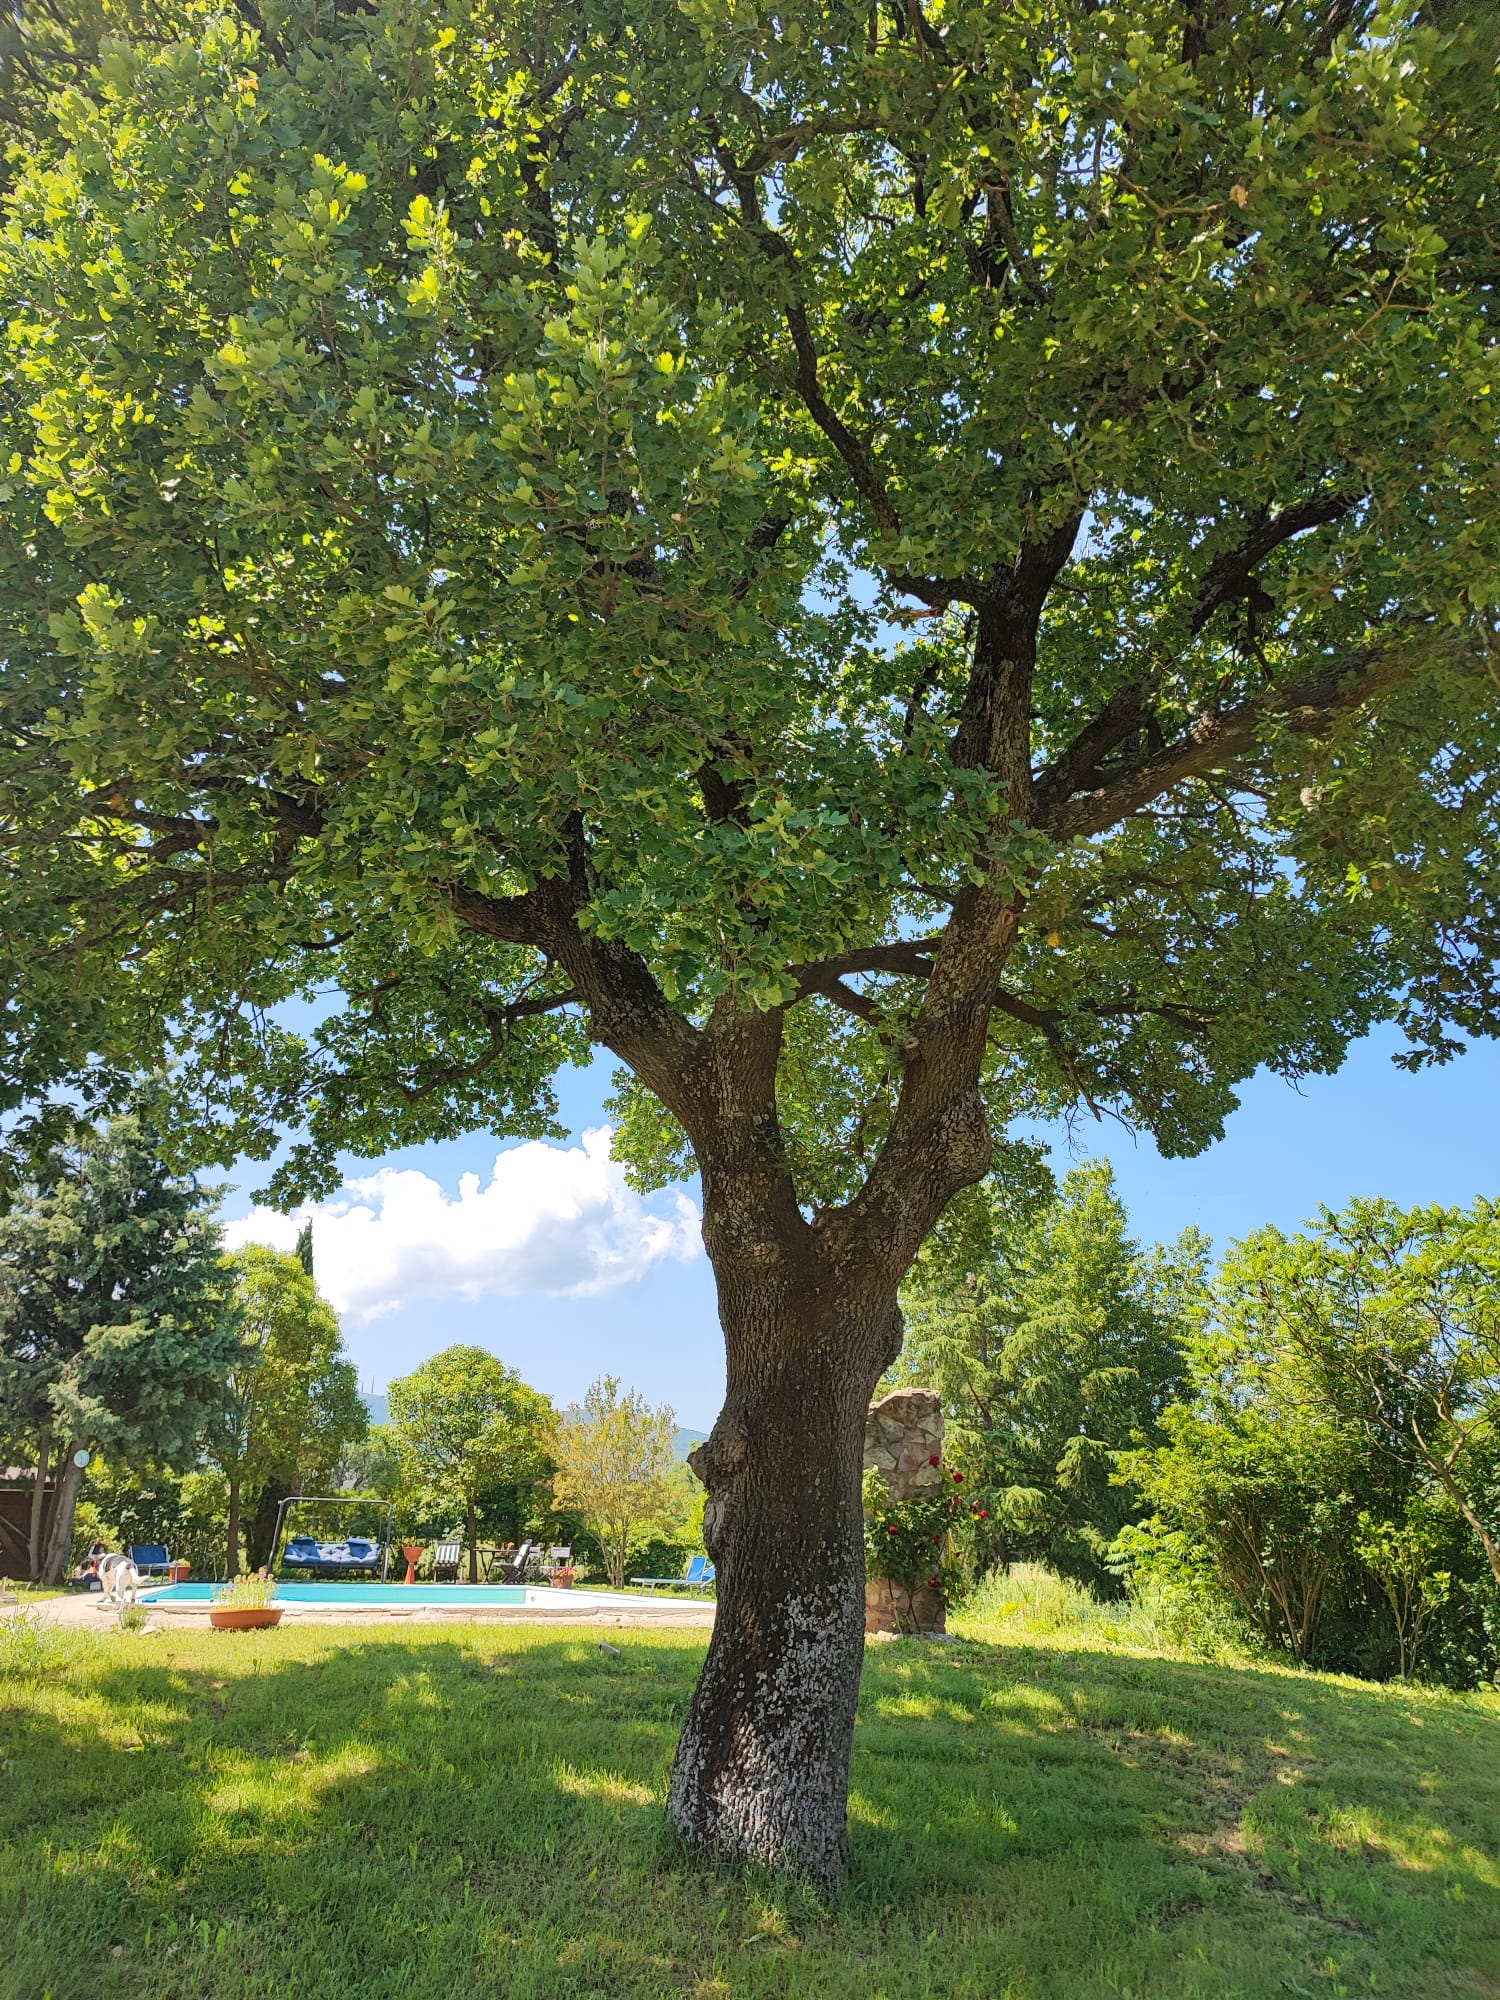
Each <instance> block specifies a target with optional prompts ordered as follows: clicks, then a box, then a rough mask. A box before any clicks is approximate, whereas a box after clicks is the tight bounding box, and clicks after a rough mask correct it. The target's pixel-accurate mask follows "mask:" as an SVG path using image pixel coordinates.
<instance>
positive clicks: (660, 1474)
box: [553, 1375, 703, 1590]
mask: <svg viewBox="0 0 1500 2000" xmlns="http://www.w3.org/2000/svg"><path fill="white" fill-rule="evenodd" d="M676 1434H677V1412H676V1411H675V1410H674V1409H672V1408H671V1406H670V1405H669V1404H666V1403H663V1404H660V1405H658V1406H655V1407H653V1406H652V1405H651V1404H649V1403H648V1402H647V1401H646V1399H645V1397H644V1396H642V1395H641V1393H640V1392H639V1390H636V1389H628V1390H626V1392H625V1394H624V1395H623V1396H622V1395H621V1394H620V1383H619V1378H618V1376H614V1375H604V1376H601V1377H600V1379H599V1380H598V1381H597V1382H591V1383H590V1384H589V1388H588V1393H587V1394H586V1395H585V1396H584V1399H583V1401H582V1403H579V1404H575V1405H574V1406H573V1407H572V1408H571V1409H568V1410H566V1411H565V1412H564V1413H563V1418H562V1422H561V1423H560V1424H559V1425H558V1430H557V1478H556V1480H555V1481H554V1484H553V1497H554V1499H555V1501H556V1503H557V1505H558V1506H559V1507H561V1508H571V1509H573V1510H574V1511H576V1512H577V1513H578V1514H579V1516H580V1517H581V1518H582V1519H583V1520H584V1521H586V1522H587V1523H588V1525H589V1527H590V1528H592V1530H593V1532H594V1534H595V1535H596V1537H597V1538H598V1541H599V1544H600V1547H601V1549H602V1551H603V1554H604V1562H605V1567H606V1569H607V1570H608V1572H609V1580H610V1582H611V1583H612V1584H613V1586H614V1588H615V1589H616V1590H620V1589H623V1588H624V1583H625V1572H626V1565H627V1562H628V1559H629V1554H630V1545H631V1542H632V1541H633V1540H635V1539H637V1538H638V1537H640V1536H641V1535H643V1534H649V1533H655V1534H657V1535H659V1536H661V1537H662V1538H664V1539H667V1538H670V1537H671V1535H672V1533H673V1531H674V1530H680V1529H682V1528H685V1527H686V1526H687V1525H688V1522H689V1520H690V1518H691V1515H692V1511H693V1497H692V1492H691V1487H692V1486H694V1485H696V1484H697V1482H696V1481H695V1480H693V1478H692V1475H691V1473H690V1472H687V1469H686V1468H685V1467H680V1466H679V1465H678V1462H677V1457H676V1451H675V1440H676ZM684 1474H686V1478H684ZM702 1518H703V1517H702V1508H701V1506H700V1507H699V1508H698V1520H699V1523H700V1524H701V1522H702Z"/></svg>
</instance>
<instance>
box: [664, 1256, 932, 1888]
mask: <svg viewBox="0 0 1500 2000" xmlns="http://www.w3.org/2000/svg"><path fill="white" fill-rule="evenodd" d="M726 1289H728V1288H726V1286H725V1285H724V1282H723V1279H722V1274H721V1282H720V1302H721V1310H724V1308H725V1295H726ZM734 1290H735V1291H737V1292H738V1293H739V1297H738V1299H737V1302H736V1304H735V1305H734V1307H733V1309H732V1312H731V1311H730V1310H724V1317H725V1331H726V1337H727V1341H728V1350H729V1378H728V1385H727V1392H726V1396H725V1402H724V1408H723V1411H722V1413H721V1414H720V1417H719V1420H718V1422H717V1423H716V1424H715V1426H714V1430H713V1435H712V1436H711V1437H710V1439H709V1441H708V1443H707V1444H705V1445H700V1446H699V1448H698V1450H697V1451H695V1452H694V1453H693V1455H692V1464H693V1466H694V1469H695V1470H696V1471H697V1472H698V1475H699V1477H700V1478H701V1479H703V1480H704V1482H705V1484H706V1485H707V1487H708V1489H709V1498H708V1504H707V1507H706V1510H705V1513H704V1524H703V1525H704V1538H705V1541H706V1544H707V1547H708V1552H709V1554H710V1555H711V1556H712V1558H713V1560H714V1563H715V1565H716V1567H717V1571H718V1613H717V1618H716V1622H715V1625H714V1633H713V1638H712V1640H711V1641H710V1644H709V1650H708V1657H707V1659H706V1661H705V1663H704V1667H703V1673H702V1676H701V1677H700V1679H699V1682H698V1686H697V1689H696V1691H695V1693H694V1696H693V1700H692V1704H691V1706H690V1708H689V1710H688V1716H687V1721H686V1723H685V1725H684V1728H683V1732H682V1739H681V1741H680V1743H679V1744H678V1748H677V1757H676V1762H675V1764H674V1766H673V1771H672V1782H671V1790H670V1795H669V1800H668V1810H669V1812H670V1815H671V1818H672V1821H673V1823H674V1824H675V1825H676V1826H677V1828H678V1829H679V1831H680V1832H681V1833H682V1834H684V1835H685V1836H686V1838H687V1839H688V1840H690V1841H691V1842H692V1843H693V1844H694V1845H695V1846H697V1847H700V1848H701V1849H703V1850H705V1851H706V1852H709V1853H711V1854H714V1855H716V1856H722V1857H726V1858H732V1859H747V1860H756V1861H761V1862H764V1863H766V1864H768V1865H769V1866H772V1867H776V1868H785V1869H789V1870H791V1871H793V1872H794V1873H797V1874H801V1875H805V1876H808V1877H810V1878H811V1879H812V1880H814V1881H815V1882H817V1883H819V1884H821V1885H823V1886H826V1887H833V1886H836V1885H837V1884H838V1882H839V1881H840V1880H841V1878H842V1876H843V1873H844V1868H845V1863H846V1861H847V1858H848V1847H849V1834H848V1786H849V1757H850V1752H851V1750H852V1748H853V1740H854V1711H855V1703H856V1701H857V1699H858V1695H859V1678H860V1671H861V1668H862V1666H863V1663H864V1643H865V1642H864V1584H865V1563H864V1519H863V1512H862V1508H861V1500H860V1484H861V1468H862V1463H863V1445H864V1430H865V1412H866V1410H867V1408H868V1406H869V1402H870V1397H871V1395H872V1393H873V1391H874V1389H875V1385H876V1383H877V1382H878V1381H879V1379H880V1376H881V1374H882V1373H883V1371H884V1370H885V1368H886V1367H888V1366H889V1364H890V1363H891V1361H892V1360H894V1358H895V1356H896V1354H897V1352H898V1351H899V1348H900V1343H901V1320H900V1314H899V1312H898V1310H897V1307H896V1304H895V1300H894V1298H887V1299H885V1300H883V1301H881V1302H879V1303H878V1304H876V1305H875V1306H873V1307H872V1308H870V1309H868V1310H866V1311H864V1312H862V1313H860V1314H859V1315H858V1317H855V1318H851V1317H848V1316H846V1310H842V1309H841V1312H840V1315H839V1317H838V1318H837V1319H835V1320H832V1321H829V1320H823V1321H822V1322H821V1323H820V1315H819V1313H818V1310H817V1302H816V1301H809V1310H808V1312H807V1314H806V1317H805V1319H804V1320H803V1329H802V1331H801V1333H800V1334H799V1333H798V1332H797V1331H795V1330H789V1329H788V1328H787V1327H786V1325H785V1322H784V1306H785V1301H784V1300H783V1307H782V1312H781V1313H777V1312H775V1311H774V1309H772V1308H771V1306H770V1301H767V1302H766V1304H767V1308H768V1310H767V1323H766V1324H764V1325H760V1326H757V1325H756V1324H755V1323H754V1314H755V1310H756V1301H755V1298H754V1295H753V1288H751V1289H750V1295H749V1296H748V1297H746V1296H745V1295H744V1294H745V1288H743V1287H736V1288H734ZM798 1317H799V1318H802V1315H800V1314H799V1315H798ZM778 1318H780V1319H782V1322H783V1323H782V1324H781V1325H780V1326H778V1325H776V1323H775V1322H776V1320H777V1319H778Z"/></svg>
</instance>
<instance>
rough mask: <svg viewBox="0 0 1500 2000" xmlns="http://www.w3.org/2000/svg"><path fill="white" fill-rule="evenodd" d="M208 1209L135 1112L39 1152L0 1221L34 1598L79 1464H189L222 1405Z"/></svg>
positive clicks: (7, 1355) (56, 1546) (221, 1294)
mask: <svg viewBox="0 0 1500 2000" xmlns="http://www.w3.org/2000/svg"><path fill="white" fill-rule="evenodd" d="M216 1205H217V1203H216V1197H215V1196H214V1195H212V1194H210V1193H207V1192H205V1190H203V1189H202V1188H200V1187H199V1186H198V1185H197V1184H196V1182H194V1181H193V1180H191V1179H184V1178H182V1177H180V1176H178V1175H176V1174H174V1173H173V1172H172V1171H171V1170H170V1168H169V1167H168V1166H167V1165H166V1163H165V1162H164V1160H163V1158H162V1149H161V1144H160V1141H159V1138H158V1136H157V1134H156V1132H155V1130H154V1127H153V1122H152V1110H151V1107H150V1106H143V1107H142V1108H141V1109H140V1110H139V1111H137V1112H134V1113H132V1114H130V1115H128V1116H125V1117H121V1118H116V1119H114V1120H112V1121H111V1122H110V1123H108V1124H107V1125H104V1126H102V1127H99V1128H97V1129H84V1130H82V1131H80V1132H79V1133H78V1134H77V1136H76V1137H74V1138H73V1139H71V1140H70V1141H68V1142H66V1143H64V1144H59V1145H55V1146H52V1147H50V1148H49V1149H48V1150H47V1151H46V1152H45V1153H44V1154H43V1156H42V1157H41V1158H40V1159H39V1160H38V1161H37V1162H36V1163H35V1164H34V1169H33V1172H32V1176H31V1178H30V1180H29V1182H28V1183H27V1184H25V1185H24V1186H23V1187H22V1188H21V1189H20V1191H19V1193H18V1196H17V1199H16V1201H15V1203H14V1205H13V1206H12V1207H11V1208H10V1210H9V1212H8V1213H7V1214H5V1215H4V1216H0V1431H4V1432H5V1433H6V1434H8V1435H10V1436H12V1437H20V1438H24V1439H26V1440H27V1441H28V1442H29V1445H30V1449H31V1451H32V1454H33V1460H34V1463H35V1464H36V1467H37V1474H36V1481H37V1483H36V1487H35V1489H34V1492H33V1500H32V1510H31V1522H30V1537H29V1540H30V1552H31V1573H32V1575H33V1576H34V1577H38V1578H40V1579H41V1580H42V1581H44V1582H57V1581H59V1580H60V1579H61V1577H62V1575H63V1572H64V1570H65V1569H66V1567H67V1561H68V1554H69V1550H70V1548H71V1546H72V1539H73V1516H74V1512H75V1510H76V1508H77V1504H78V1495H79V1492H80V1489H81V1487H82V1483H83V1467H82V1466H81V1465H80V1464H79V1458H80V1456H83V1455H86V1454H87V1453H88V1452H90V1451H93V1450H95V1449H98V1448H100V1447H103V1448H104V1449H105V1450H106V1451H107V1452H108V1453H109V1456H110V1457H111V1459H112V1460H114V1461H115V1462H117V1463H121V1464H127V1465H129V1464H137V1463H145V1462H147V1461H149V1460H152V1459H159V1460H161V1461H162V1462H164V1463H166V1464H169V1465H170V1464H174V1463H175V1464H181V1463H186V1462H189V1461H190V1460H191V1458H192V1456H193V1454H194V1450H195V1447H196V1444H197V1440H198V1437H199V1435H200V1433H201V1432H202V1430H203V1428H204V1426H205V1424H206V1422H207V1421H208V1420H209V1418H210V1417H211V1415H212V1414H213V1413H214V1412H215V1411H216V1410H217V1409H218V1408H219V1407H220V1406H221V1404H222V1400H223V1396H224V1391H225V1383H226V1381H227V1378H228V1376H229V1373H230V1370H231V1369H232V1367H233V1365H234V1362H235V1357H236V1354H237V1351H238V1348H237V1343H238V1334H237V1331H236V1327H235V1322H234V1313H233V1305H232V1300H231V1298H230V1286H229V1280H228V1274H227V1271H226V1269H225V1265H224V1259H223V1256H222V1252H221V1247H220V1237H219V1228H218V1225H217V1223H216V1222H215V1221H214V1209H215V1207H216ZM49 1474H51V1475H54V1476H55V1490H54V1494H53V1498H52V1503H51V1507H50V1510H49V1509H48V1508H47V1506H46V1483H47V1479H48V1477H49Z"/></svg>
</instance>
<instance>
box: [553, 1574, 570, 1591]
mask: <svg viewBox="0 0 1500 2000" xmlns="http://www.w3.org/2000/svg"><path fill="white" fill-rule="evenodd" d="M552 1588H553V1589H554V1590H571V1589H572V1588H573V1572H572V1570H570V1569H555V1570H553V1572H552Z"/></svg>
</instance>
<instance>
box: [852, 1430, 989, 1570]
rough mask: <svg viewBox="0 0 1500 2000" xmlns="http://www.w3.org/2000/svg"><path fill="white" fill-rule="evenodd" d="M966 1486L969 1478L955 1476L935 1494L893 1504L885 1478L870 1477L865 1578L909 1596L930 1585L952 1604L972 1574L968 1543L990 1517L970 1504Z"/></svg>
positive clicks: (866, 1491) (866, 1489)
mask: <svg viewBox="0 0 1500 2000" xmlns="http://www.w3.org/2000/svg"><path fill="white" fill-rule="evenodd" d="M938 1462H939V1461H938V1460H937V1459H936V1458H934V1459H933V1461H932V1463H933V1464H934V1465H936V1464H938ZM963 1485H964V1475H963V1474H962V1473H961V1472H957V1471H951V1472H948V1473H946V1474H945V1475H944V1479H943V1483H942V1485H941V1486H938V1487H934V1488H933V1489H932V1490H931V1491H930V1492H927V1493H922V1494H914V1495H913V1496H912V1497H911V1498H910V1499H907V1500H892V1498H891V1496H890V1491H889V1489H888V1488H887V1486H886V1483H885V1481H884V1480H883V1479H882V1478H881V1476H880V1474H879V1473H878V1472H875V1471H873V1470H872V1471H869V1472H867V1473H866V1474H865V1484H864V1502H865V1574H866V1575H867V1576H871V1577H881V1578H884V1579H886V1580H887V1581H889V1582H891V1583H899V1584H900V1585H902V1586H903V1588H905V1589H907V1590H917V1589H920V1588H921V1586H922V1585H923V1584H927V1585H929V1586H930V1587H931V1588H932V1589H934V1590H940V1591H941V1592H942V1593H943V1596H944V1597H945V1598H946V1599H947V1600H948V1601H949V1602H952V1600H953V1599H954V1597H955V1596H956V1595H957V1592H958V1590H959V1588H960V1585H961V1582H962V1579H963V1578H964V1577H965V1575H966V1574H967V1567H966V1565H965V1563H964V1562H963V1559H962V1557H963V1546H964V1542H965V1540H966V1538H967V1536H968V1534H969V1532H970V1531H971V1529H972V1527H973V1526H974V1525H975V1524H977V1522H978V1520H979V1517H980V1516H981V1514H982V1513H983V1511H984V1510H983V1509H982V1508H981V1507H980V1506H979V1504H978V1503H977V1502H972V1503H971V1502H970V1501H969V1500H967V1499H966V1498H965V1495H964V1491H963Z"/></svg>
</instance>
